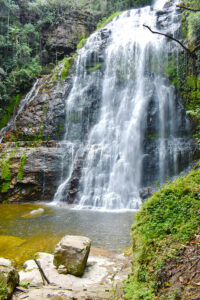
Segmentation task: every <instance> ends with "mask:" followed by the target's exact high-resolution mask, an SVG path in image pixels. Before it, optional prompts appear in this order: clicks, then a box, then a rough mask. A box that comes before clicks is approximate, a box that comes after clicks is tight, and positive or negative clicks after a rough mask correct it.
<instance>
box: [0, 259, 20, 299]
mask: <svg viewBox="0 0 200 300" xmlns="http://www.w3.org/2000/svg"><path fill="white" fill-rule="evenodd" d="M18 283H19V275H18V272H17V271H16V270H15V268H14V267H13V265H12V262H11V261H10V260H9V259H5V258H0V287H1V291H0V299H5V298H4V297H7V298H10V297H11V295H12V293H13V291H14V289H15V287H16V285H17V284H18ZM1 297H2V298H1Z"/></svg>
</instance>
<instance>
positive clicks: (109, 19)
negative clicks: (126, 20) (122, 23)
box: [97, 11, 121, 30]
mask: <svg viewBox="0 0 200 300" xmlns="http://www.w3.org/2000/svg"><path fill="white" fill-rule="evenodd" d="M120 13H121V11H118V12H115V13H113V14H112V15H110V16H109V17H108V18H106V17H104V18H103V19H102V20H101V21H99V22H98V24H97V30H99V29H101V28H103V27H104V26H106V25H107V24H108V23H109V22H111V21H112V20H113V19H114V18H115V17H117V16H118V15H119V14H120Z"/></svg>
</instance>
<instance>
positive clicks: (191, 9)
mask: <svg viewBox="0 0 200 300" xmlns="http://www.w3.org/2000/svg"><path fill="white" fill-rule="evenodd" d="M176 7H178V8H182V9H186V10H190V11H194V12H196V11H200V9H198V8H191V7H186V6H182V5H176Z"/></svg>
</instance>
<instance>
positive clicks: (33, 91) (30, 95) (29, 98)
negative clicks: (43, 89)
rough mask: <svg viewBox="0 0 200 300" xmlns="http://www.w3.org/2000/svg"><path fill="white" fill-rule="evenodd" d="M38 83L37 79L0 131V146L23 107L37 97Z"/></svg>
mask: <svg viewBox="0 0 200 300" xmlns="http://www.w3.org/2000/svg"><path fill="white" fill-rule="evenodd" d="M38 83H39V80H38V79H37V80H36V81H35V83H34V84H33V86H32V88H31V90H30V91H29V92H28V93H27V95H26V97H24V98H23V99H22V100H21V101H20V103H19V108H18V110H17V113H16V114H14V115H13V117H12V118H11V119H10V121H9V122H8V124H7V125H6V126H5V127H3V128H2V129H1V130H0V144H1V142H2V141H3V139H4V137H5V135H6V133H7V131H8V130H9V129H10V127H11V126H15V123H16V120H17V118H18V116H19V115H20V114H21V113H22V111H23V109H24V107H25V105H27V104H28V103H30V101H33V99H34V98H35V97H37V95H38V91H39V88H37V86H38Z"/></svg>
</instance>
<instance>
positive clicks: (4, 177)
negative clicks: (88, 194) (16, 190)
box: [0, 150, 16, 193]
mask: <svg viewBox="0 0 200 300" xmlns="http://www.w3.org/2000/svg"><path fill="white" fill-rule="evenodd" d="M15 153H16V150H13V151H12V152H11V153H10V155H9V156H7V155H6V154H5V155H3V156H2V157H1V160H0V167H1V185H0V190H1V192H2V193H6V192H7V191H8V189H9V187H10V182H11V177H12V174H11V170H10V159H11V158H12V157H13V156H14V155H15Z"/></svg>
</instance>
